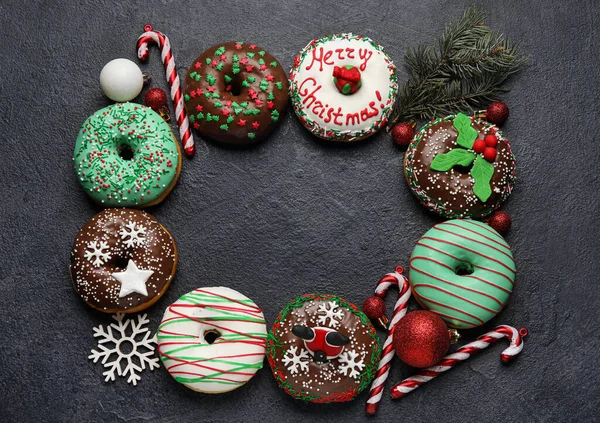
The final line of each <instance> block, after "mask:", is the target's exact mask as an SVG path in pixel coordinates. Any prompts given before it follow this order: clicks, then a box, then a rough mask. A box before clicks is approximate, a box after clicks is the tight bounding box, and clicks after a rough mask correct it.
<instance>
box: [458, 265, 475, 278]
mask: <svg viewBox="0 0 600 423" xmlns="http://www.w3.org/2000/svg"><path fill="white" fill-rule="evenodd" d="M454 273H456V274H457V275H458V276H466V275H470V274H471V273H473V265H472V264H471V263H460V264H458V265H457V266H456V267H455V268H454Z"/></svg>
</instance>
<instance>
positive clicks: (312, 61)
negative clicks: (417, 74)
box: [290, 34, 398, 141]
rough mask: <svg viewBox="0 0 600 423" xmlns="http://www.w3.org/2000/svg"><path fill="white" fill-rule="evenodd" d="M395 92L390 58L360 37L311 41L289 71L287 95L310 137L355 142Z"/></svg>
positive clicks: (385, 112) (378, 119)
mask: <svg viewBox="0 0 600 423" xmlns="http://www.w3.org/2000/svg"><path fill="white" fill-rule="evenodd" d="M397 91H398V83H397V80H396V67H395V66H394V64H393V63H392V61H391V60H390V58H389V56H388V55H387V54H386V53H385V52H384V51H383V48H382V47H381V46H380V45H379V44H377V43H375V42H374V41H373V40H371V39H370V38H367V37H363V36H359V35H353V34H337V35H328V36H325V37H322V38H319V39H315V40H313V41H311V42H310V43H309V44H308V45H307V46H306V47H305V48H304V50H303V51H302V52H301V53H300V54H299V55H298V56H296V58H295V59H294V67H293V68H292V70H291V72H290V97H291V98H292V103H293V105H294V109H295V111H296V114H297V115H298V117H299V119H300V121H301V122H302V123H303V124H304V126H306V128H307V129H308V130H309V131H311V132H312V133H313V134H314V135H316V136H318V137H320V138H324V139H328V140H333V141H358V140H361V139H364V138H367V137H369V136H371V135H373V134H374V133H375V132H377V131H378V130H379V129H380V128H381V127H382V126H383V125H384V124H385V123H386V122H387V119H388V117H389V115H390V114H391V112H392V110H393V108H394V103H395V99H396V93H397Z"/></svg>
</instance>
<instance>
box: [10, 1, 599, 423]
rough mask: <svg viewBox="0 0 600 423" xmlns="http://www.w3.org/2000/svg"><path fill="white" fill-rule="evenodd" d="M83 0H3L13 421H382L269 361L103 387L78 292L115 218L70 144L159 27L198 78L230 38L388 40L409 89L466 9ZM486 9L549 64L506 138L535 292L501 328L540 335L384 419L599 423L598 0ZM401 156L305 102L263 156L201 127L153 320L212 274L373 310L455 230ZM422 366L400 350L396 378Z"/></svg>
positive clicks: (273, 299) (393, 405)
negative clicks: (106, 216) (102, 75)
mask: <svg viewBox="0 0 600 423" xmlns="http://www.w3.org/2000/svg"><path fill="white" fill-rule="evenodd" d="M65 3H66V2H65ZM79 3H80V4H79V6H77V7H73V6H70V5H66V4H63V3H61V2H54V1H44V2H42V1H29V2H26V1H12V0H11V1H3V2H2V4H1V5H0V28H2V34H3V36H4V41H3V42H2V43H0V53H1V55H0V56H1V57H2V66H1V67H0V101H1V102H2V113H1V116H0V134H2V135H1V138H2V142H1V144H0V151H1V154H0V181H1V184H0V198H1V199H2V200H1V201H0V216H1V222H2V226H1V229H2V230H1V231H0V237H1V240H2V244H1V250H0V256H1V257H2V263H1V264H0V290H1V294H0V328H1V329H0V334H1V335H0V421H2V422H16V421H31V422H34V421H56V422H58V421H61V422H62V421H73V422H82V421H136V422H137V421H160V422H192V421H263V422H267V421H299V422H301V421H315V422H317V421H319V422H331V421H359V420H367V418H366V417H364V403H365V400H366V397H367V395H366V394H363V395H362V396H361V397H360V398H359V399H358V400H356V401H354V402H352V403H347V404H342V405H333V406H316V405H305V404H301V403H298V402H295V401H294V400H292V399H291V398H289V397H288V396H287V395H285V394H284V392H283V391H282V390H280V389H279V388H278V387H277V385H276V383H275V381H274V379H273V378H272V376H271V374H270V371H269V369H268V367H267V368H265V369H263V370H262V371H260V372H259V373H258V374H257V376H256V377H255V378H254V379H253V380H252V381H251V382H250V383H249V384H248V385H247V386H245V387H243V388H240V389H238V390H236V391H234V392H232V393H229V394H224V395H218V396H207V395H202V394H198V393H195V392H192V391H191V390H188V389H186V388H185V387H183V386H182V385H179V384H177V383H176V382H175V381H174V380H172V379H171V378H170V376H169V375H168V374H167V373H166V372H165V371H164V369H162V368H160V369H159V370H155V371H154V372H145V373H144V374H143V376H142V380H141V382H140V383H139V384H138V386H137V387H132V386H130V385H128V384H127V383H126V381H125V380H124V379H119V380H117V381H116V382H114V383H104V382H103V377H102V371H103V368H102V366H101V365H99V364H93V363H91V362H90V361H88V360H87V355H88V354H89V351H90V349H91V348H93V347H94V346H95V341H94V338H93V337H92V327H94V326H96V325H98V324H100V323H108V322H109V321H110V317H109V316H107V315H102V314H100V313H97V312H94V311H93V310H92V309H90V308H89V307H87V306H86V305H85V304H84V303H83V301H81V300H80V299H79V297H78V296H77V295H76V294H75V293H74V292H73V289H72V287H71V284H70V282H69V273H68V262H69V250H70V247H71V242H72V240H73V238H74V236H75V234H76V233H77V231H78V229H79V228H80V227H81V226H82V225H83V224H84V223H85V222H86V221H87V220H88V219H89V218H90V217H92V216H93V215H94V214H95V213H97V212H98V211H99V208H97V207H96V206H94V205H93V204H92V203H91V202H90V201H89V200H88V198H87V197H86V195H85V194H84V193H83V192H82V190H81V189H80V188H79V185H78V183H77V180H76V178H75V174H74V171H73V168H72V161H71V157H72V156H71V155H72V149H73V145H74V142H75V137H76V135H77V132H78V130H79V126H80V125H81V124H82V122H83V121H84V120H85V118H86V117H87V116H88V115H90V114H91V113H93V112H94V111H95V110H97V109H99V108H101V107H104V106H105V105H106V104H108V101H107V100H106V99H105V98H104V97H103V95H102V92H101V91H100V89H99V86H98V75H99V72H100V70H101V68H102V66H103V65H104V64H105V63H106V62H108V61H109V60H111V59H114V58H117V57H126V58H130V59H133V60H135V57H136V55H135V48H134V47H135V41H136V39H137V37H138V36H139V34H140V33H141V32H142V31H141V30H142V27H143V25H144V24H146V23H152V24H153V25H154V27H155V28H156V29H158V30H161V31H164V32H165V33H166V34H167V35H168V36H169V37H170V40H171V43H172V45H173V48H174V54H175V58H176V61H177V64H178V66H179V74H180V75H183V74H185V70H186V68H187V66H189V64H190V62H191V61H192V60H193V59H194V58H195V57H197V56H198V55H199V54H200V53H201V52H202V51H203V50H204V49H205V48H207V47H209V46H211V45H213V44H215V43H217V42H220V41H226V40H232V39H240V38H242V39H245V40H252V41H253V42H255V43H257V44H258V45H260V46H263V47H264V48H266V49H268V50H269V51H270V52H271V53H272V54H273V55H275V56H276V57H277V58H278V59H279V60H280V61H281V63H282V64H283V65H284V66H285V67H286V68H287V69H289V68H290V66H291V65H292V59H293V57H294V55H295V54H296V53H297V52H298V51H300V49H301V48H302V47H304V45H305V44H306V43H307V42H308V41H310V39H312V38H313V37H315V36H319V35H322V34H324V33H332V32H341V31H354V32H358V33H363V34H365V35H367V36H370V37H372V38H374V39H375V40H376V41H378V42H380V43H381V44H383V45H384V46H385V47H386V49H387V51H388V52H389V53H390V55H391V56H392V58H393V59H394V61H395V62H396V63H397V64H398V65H399V66H400V78H399V79H400V80H401V81H402V80H404V79H405V78H406V76H407V71H406V69H405V68H404V67H403V66H402V65H403V53H404V51H405V50H406V48H407V47H408V46H409V45H415V44H418V43H423V42H431V41H432V40H434V39H435V38H436V37H437V36H438V34H440V32H441V31H442V29H443V27H444V25H445V24H446V23H447V22H448V21H449V20H450V19H451V18H455V17H456V16H457V15H459V14H460V13H461V12H462V10H463V7H464V6H466V5H468V4H469V2H454V1H432V0H426V1H419V2H404V3H405V4H404V5H402V4H399V2H388V1H377V2H373V3H372V4H371V5H369V6H368V7H365V6H362V5H361V4H360V3H359V2H355V1H345V0H340V1H337V2H335V3H334V4H333V3H332V4H326V3H325V2H323V1H321V2H305V1H289V2H288V1H285V2H284V1H281V2H276V4H275V5H270V3H271V2H266V1H246V2H236V3H225V2H217V1H214V2H202V3H203V4H202V5H200V4H201V2H186V5H178V4H175V2H168V1H163V2H155V3H156V4H154V5H152V6H148V5H146V6H142V5H137V4H136V5H134V4H133V2H119V1H114V2H113V1H82V2H79ZM130 3H131V4H130ZM207 3H211V4H207ZM273 3H275V2H273ZM457 3H458V4H459V6H456V4H457ZM192 4H197V5H196V6H192ZM484 4H485V6H486V8H487V9H488V11H489V13H490V19H489V23H490V24H492V25H493V26H494V27H498V28H502V29H503V30H505V31H506V33H508V34H510V35H511V36H512V37H514V38H515V39H522V40H524V41H525V48H526V50H527V51H528V52H529V53H530V54H531V55H532V59H531V62H530V64H529V65H528V66H527V68H526V70H525V72H523V73H522V74H521V75H519V76H518V77H517V78H515V79H513V80H512V81H511V84H510V85H511V87H512V91H511V92H510V93H509V94H508V95H507V96H506V97H505V99H506V101H507V103H508V104H509V105H510V107H511V117H510V119H509V121H508V122H507V123H506V124H505V126H504V129H505V131H506V133H507V134H508V135H509V137H511V139H512V143H513V144H512V145H513V148H514V151H515V154H516V156H517V161H518V164H519V169H520V172H519V180H518V182H517V185H516V188H515V190H514V192H513V195H512V196H511V198H510V199H509V201H508V203H507V204H506V205H505V207H504V210H506V211H508V212H509V213H511V215H512V216H513V221H514V224H513V229H512V230H511V232H510V233H509V234H508V236H507V239H508V241H509V243H510V244H511V245H512V247H513V249H514V252H515V256H516V261H517V266H518V269H519V271H518V278H517V286H516V290H515V292H514V294H513V297H512V299H511V301H510V302H509V304H508V307H507V308H506V309H505V310H504V311H503V312H502V313H501V315H500V316H498V317H497V318H496V319H495V320H494V321H493V322H491V323H490V324H489V325H488V326H486V328H491V327H493V325H494V324H497V323H507V324H512V325H515V326H517V327H521V326H526V327H527V328H528V329H529V331H530V336H529V337H528V339H527V343H526V345H525V349H524V351H523V353H522V354H521V355H520V356H519V358H518V359H517V360H516V361H515V362H514V363H512V364H511V365H509V366H506V367H504V366H502V365H501V363H500V360H499V355H500V351H501V350H502V348H503V347H504V346H505V345H506V344H505V343H503V345H496V346H494V347H492V348H490V349H489V350H487V351H485V352H484V353H482V354H480V355H479V356H478V357H477V358H473V359H471V360H469V361H468V362H467V363H464V364H462V365H461V366H460V367H458V368H456V369H454V370H452V371H451V372H449V373H448V374H445V375H444V376H442V377H439V378H438V379H437V380H436V381H434V382H432V383H429V384H428V385H427V386H426V387H423V388H420V389H419V390H418V391H417V392H414V393H412V394H411V395H409V396H407V397H406V398H405V399H403V400H400V401H398V402H392V400H391V399H390V398H389V397H388V395H387V394H386V395H385V397H384V399H383V402H382V404H381V406H380V409H379V415H378V417H377V420H379V421H400V420H403V419H407V420H410V421H415V422H416V421H424V422H425V421H527V422H529V421H579V422H581V421H592V420H595V419H597V418H598V407H599V406H600V400H599V398H600V392H599V388H598V382H599V380H598V372H597V371H596V370H595V367H594V366H595V365H596V364H597V359H598V350H599V349H600V341H599V337H598V329H599V323H598V318H599V315H598V301H599V296H598V293H597V292H598V286H597V283H598V276H597V275H598V272H600V265H599V261H598V252H599V248H598V236H599V227H600V213H599V210H598V193H599V180H598V179H599V178H598V163H599V160H600V149H599V148H598V139H597V138H598V133H599V132H600V127H599V125H598V120H597V119H598V112H599V110H598V101H597V98H596V96H597V94H598V89H599V88H600V87H599V84H598V81H599V71H598V66H599V65H600V63H599V60H598V43H597V42H598V30H597V28H596V25H597V24H598V22H599V21H600V15H599V13H598V7H597V6H598V5H597V2H595V1H593V0H590V1H579V2H575V1H573V2H559V1H553V2H543V1H540V0H537V1H531V2H522V1H518V0H512V1H505V2H494V1H486V2H484ZM150 56H151V57H150V62H149V64H144V65H142V69H143V70H145V71H148V72H150V73H151V75H152V77H153V82H152V86H158V87H162V88H166V83H165V82H164V76H163V69H162V67H161V64H160V59H159V54H158V51H157V50H156V48H154V47H153V48H152V50H151V52H150ZM140 101H141V100H140ZM401 158H402V151H401V150H398V149H396V148H395V147H394V146H393V145H392V143H391V141H390V139H389V136H387V135H386V134H384V133H380V134H378V135H377V136H374V137H373V138H371V139H369V140H368V141H367V142H364V143H362V144H359V145H355V146H351V147H347V148H339V147H331V146H328V145H326V144H324V143H321V142H318V141H316V140H315V139H314V138H313V137H311V136H310V135H309V133H308V132H307V131H305V130H304V129H303V128H302V126H301V125H300V123H299V122H298V120H297V119H296V117H295V116H294V115H293V114H292V113H291V112H290V113H288V115H287V116H286V117H285V118H284V119H283V122H282V125H281V126H280V127H279V128H278V129H277V130H276V131H275V133H274V134H273V135H272V136H271V137H270V139H268V140H267V142H264V143H262V144H260V145H258V146H256V148H252V149H247V150H231V149H224V148H221V147H219V146H216V145H214V144H208V143H206V142H204V141H203V140H200V139H198V144H197V155H196V157H195V158H194V159H193V160H191V161H190V160H185V161H184V167H183V171H182V175H181V179H180V181H179V185H178V186H177V187H176V188H175V190H174V191H173V193H172V194H171V195H170V196H169V197H168V198H167V199H166V201H164V203H163V204H161V205H159V206H157V207H154V208H152V209H150V210H149V211H150V212H151V213H152V214H154V215H155V216H156V217H157V218H158V220H159V221H160V222H162V223H163V224H164V225H165V226H166V227H167V228H168V229H169V230H170V231H171V232H172V233H173V236H174V237H175V240H176V242H177V244H178V246H179V251H180V258H181V265H180V268H179V272H178V274H177V277H176V279H175V281H174V283H173V284H172V286H171V288H170V289H169V291H168V292H167V295H166V298H164V299H162V300H161V301H159V302H158V303H157V304H156V305H155V306H154V307H153V308H151V309H150V310H149V316H150V319H151V327H152V328H153V329H154V328H156V326H157V324H158V322H159V320H160V318H161V315H162V313H163V310H164V308H165V307H166V306H167V305H168V304H170V303H171V302H173V301H174V300H175V299H176V298H178V297H179V296H180V295H181V294H183V293H185V292H188V291H190V290H191V289H193V288H196V287H198V286H214V285H227V286H229V287H231V288H234V289H238V290H240V291H241V292H243V293H246V294H247V295H249V296H250V297H252V298H253V299H254V300H255V301H256V302H257V303H258V304H259V305H260V306H261V307H263V309H264V312H265V316H266V318H267V320H268V322H269V323H272V322H273V320H274V319H275V317H276V315H277V313H278V312H279V310H280V309H281V308H283V306H284V304H285V303H286V302H287V301H289V300H290V299H292V298H293V297H295V296H296V295H298V294H302V293H307V292H314V291H322V292H332V293H336V294H339V295H341V296H342V297H344V298H346V299H347V300H350V301H352V302H355V303H357V304H360V303H362V301H363V300H364V299H365V298H366V297H367V296H369V295H370V294H371V292H372V290H373V289H374V287H375V284H376V282H377V280H378V279H379V277H381V276H382V275H383V274H384V273H386V272H388V271H391V270H392V269H393V267H394V266H395V265H397V264H403V265H405V264H406V262H407V259H408V257H409V255H410V252H411V250H412V247H413V245H414V244H415V242H416V241H417V239H418V238H419V237H420V236H421V235H422V234H423V233H424V232H425V231H426V230H427V229H429V228H430V227H431V226H432V225H433V224H434V223H435V222H436V221H437V218H436V217H434V216H433V215H430V214H428V213H427V212H426V211H425V210H424V209H423V208H422V207H421V206H420V205H419V204H418V203H417V201H416V200H415V199H414V198H413V197H412V195H411V193H410V191H409V189H408V187H407V186H406V184H405V182H404V180H403V178H402V173H401ZM393 300H395V298H388V307H391V305H392V302H393ZM413 307H414V304H413ZM482 331H483V330H479V331H474V332H472V333H465V334H464V335H465V336H464V340H469V339H472V338H473V337H474V336H476V335H477V334H479V333H481V332H482ZM381 336H382V339H383V336H384V334H383V333H382V334H381ZM410 371H411V370H410V369H409V368H407V367H405V366H402V365H401V364H400V363H399V362H397V361H395V362H394V366H393V370H392V372H391V377H390V379H389V380H388V384H387V386H388V388H389V387H390V386H391V384H392V383H393V382H397V381H400V380H401V379H402V378H403V377H406V376H408V375H409V374H410Z"/></svg>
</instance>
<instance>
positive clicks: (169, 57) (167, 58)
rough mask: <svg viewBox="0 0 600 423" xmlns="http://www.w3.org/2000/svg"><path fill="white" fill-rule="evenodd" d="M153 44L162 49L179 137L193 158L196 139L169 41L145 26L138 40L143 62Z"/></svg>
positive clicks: (184, 148) (185, 149)
mask: <svg viewBox="0 0 600 423" xmlns="http://www.w3.org/2000/svg"><path fill="white" fill-rule="evenodd" d="M152 42H154V43H156V45H158V48H160V57H161V59H162V62H163V65H164V67H165V76H166V78H167V82H168V83H169V87H170V88H171V99H172V100H173V105H174V106H175V115H176V117H177V124H178V125H179V136H180V137H181V143H182V144H183V151H184V152H185V154H186V155H188V156H193V155H194V137H193V136H192V132H191V131H190V123H189V121H188V117H187V113H186V111H185V107H184V105H183V91H182V89H181V85H180V84H179V75H177V69H176V68H175V60H174V59H173V53H172V52H171V43H170V42H169V39H168V38H167V37H166V36H165V35H164V34H162V33H161V32H158V31H153V30H152V25H146V26H144V33H143V34H142V35H140V38H138V40H137V49H138V57H139V58H140V60H142V61H145V60H148V44H149V43H152Z"/></svg>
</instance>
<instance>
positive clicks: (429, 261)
mask: <svg viewBox="0 0 600 423" xmlns="http://www.w3.org/2000/svg"><path fill="white" fill-rule="evenodd" d="M515 276H516V267H515V261H514V258H513V254H512V251H511V249H510V246H509V245H508V244H507V243H506V241H505V240H504V238H503V237H502V236H501V235H500V234H499V233H498V232H496V231H495V230H494V229H493V228H492V227H490V226H489V225H486V224H485V223H482V222H478V221H475V220H467V219H454V220H449V221H447V222H442V223H439V224H437V225H435V226H434V227H433V228H431V229H430V230H429V231H427V232H426V233H425V235H423V236H422V237H421V239H419V241H418V242H417V246H416V247H415V248H414V250H413V252H412V255H411V258H410V271H409V282H410V285H411V288H412V292H413V295H414V297H415V299H416V300H417V302H418V303H419V304H420V305H421V306H422V307H423V308H425V309H427V310H430V311H432V312H434V313H435V314H437V315H438V316H440V317H441V318H442V319H444V321H445V322H446V323H447V324H448V326H450V327H453V328H457V329H469V328H473V327H476V326H481V325H483V324H484V323H485V322H487V321H488V320H490V319H491V318H492V317H494V316H495V315H496V314H498V313H499V312H500V311H501V310H502V309H503V308H504V306H505V305H506V302H507V301H508V299H509V297H510V294H511V293H512V290H513V287H514V283H515Z"/></svg>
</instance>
